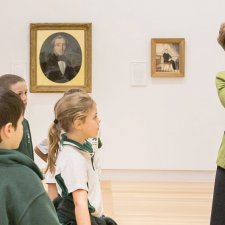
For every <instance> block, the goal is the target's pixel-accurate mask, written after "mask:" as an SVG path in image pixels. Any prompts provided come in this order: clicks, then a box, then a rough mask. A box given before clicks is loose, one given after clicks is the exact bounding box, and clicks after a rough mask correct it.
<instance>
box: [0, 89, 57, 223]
mask: <svg viewBox="0 0 225 225" xmlns="http://www.w3.org/2000/svg"><path fill="white" fill-rule="evenodd" d="M24 108H25V107H24V104H23V102H22V101H21V99H20V98H19V97H18V95H16V94H15V93H14V92H12V91H10V90H6V89H4V88H0V180H1V182H0V224H1V225H31V224H32V225H44V224H46V225H59V224H60V223H59V221H58V218H57V215H56V212H55V210H54V207H53V204H52V203H51V201H50V199H49V198H48V196H47V194H46V192H45V190H44V188H43V185H42V183H41V179H42V175H41V172H40V170H39V169H38V167H37V166H36V165H35V164H34V162H33V160H31V159H30V158H29V157H27V156H25V155H24V154H21V153H19V152H18V151H16V150H15V149H17V148H18V147H19V144H20V142H21V139H22V137H23V119H24V118H23V114H24Z"/></svg>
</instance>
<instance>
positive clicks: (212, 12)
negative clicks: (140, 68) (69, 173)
mask: <svg viewBox="0 0 225 225" xmlns="http://www.w3.org/2000/svg"><path fill="white" fill-rule="evenodd" d="M1 3H2V6H1V9H2V10H1V14H0V25H1V26H0V27H1V36H0V43H1V55H0V61H1V63H0V65H1V66H0V74H5V73H19V74H20V75H22V76H23V77H24V78H25V79H26V81H27V83H28V86H29V61H30V56H29V50H30V42H29V41H30V37H29V24H30V23H40V22H48V23H54V22H68V23H77V22H91V23H92V48H93V49H92V83H93V86H92V90H93V93H92V96H93V98H94V99H95V100H96V102H97V104H98V111H99V116H100V118H101V139H102V142H103V148H102V151H103V155H102V157H103V158H102V159H103V160H102V163H103V165H102V167H103V169H131V170H136V169H137V170H214V169H215V168H216V164H215V161H216V156H217V151H218V148H219V145H220V141H221V138H222V135H223V132H224V130H225V109H223V108H222V106H221V105H220V103H219V100H218V97H217V93H216V88H215V74H216V73H217V72H219V71H221V70H223V69H224V70H225V53H224V52H223V50H222V48H220V47H219V45H218V44H217V42H216V38H217V34H218V30H219V26H220V23H221V22H222V21H225V13H224V9H225V1H224V0H195V1H194V0H189V1H187V0H186V1H184V0H170V1H166V0H161V1H155V0H154V1H153V0H114V1H105V0H96V1H93V0H82V1H78V0H64V1H58V0H39V1H28V0H21V1H11V0H8V1H1ZM151 38H185V76H184V77H182V78H152V77H151V76H150V66H151V65H150V57H151V54H150V49H151V45H150V39H151ZM136 62H140V63H143V64H144V66H146V85H145V86H138V87H137V86H132V85H131V75H132V70H131V68H132V63H136ZM136 75H137V74H136ZM61 96H62V93H29V104H28V107H27V112H26V118H27V119H28V120H29V122H30V126H31V131H32V136H33V144H34V145H35V144H37V143H38V142H39V141H40V140H41V139H42V138H44V137H45V136H46V135H47V130H48V127H49V125H50V123H51V122H52V121H53V119H54V116H53V106H54V103H55V102H56V101H57V99H58V98H59V97H61ZM36 160H37V162H38V164H39V165H40V166H42V163H41V162H40V160H38V159H36Z"/></svg>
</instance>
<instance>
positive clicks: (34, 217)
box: [19, 193, 60, 225]
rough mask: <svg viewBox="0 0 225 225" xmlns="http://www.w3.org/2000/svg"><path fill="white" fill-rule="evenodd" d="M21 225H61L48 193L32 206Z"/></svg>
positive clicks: (39, 197) (36, 200)
mask: <svg viewBox="0 0 225 225" xmlns="http://www.w3.org/2000/svg"><path fill="white" fill-rule="evenodd" d="M19 224H21V225H31V224H32V225H60V223H59V220H58V217H57V215H56V211H55V208H54V206H53V204H52V202H51V201H50V199H49V198H48V196H47V195H46V193H42V194H41V195H40V196H38V197H37V198H36V199H35V200H34V201H33V202H32V203H31V204H30V206H29V207H28V209H27V210H26V212H25V213H24V215H23V217H22V218H21V220H20V223H19Z"/></svg>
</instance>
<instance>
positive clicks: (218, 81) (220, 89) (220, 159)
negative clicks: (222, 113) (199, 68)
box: [216, 71, 225, 169]
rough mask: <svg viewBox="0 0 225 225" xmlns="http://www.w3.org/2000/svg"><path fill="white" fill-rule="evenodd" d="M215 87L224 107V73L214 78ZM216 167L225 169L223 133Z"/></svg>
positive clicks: (224, 139) (224, 140)
mask: <svg viewBox="0 0 225 225" xmlns="http://www.w3.org/2000/svg"><path fill="white" fill-rule="evenodd" d="M216 87H217V91H218V95H219V99H220V101H221V103H222V105H223V106H224V107H225V71H223V72H219V73H218V74H217V76H216ZM217 165H218V166H220V167H222V168H224V169H225V133H224V135H223V139H222V142H221V145H220V149H219V153H218V157H217Z"/></svg>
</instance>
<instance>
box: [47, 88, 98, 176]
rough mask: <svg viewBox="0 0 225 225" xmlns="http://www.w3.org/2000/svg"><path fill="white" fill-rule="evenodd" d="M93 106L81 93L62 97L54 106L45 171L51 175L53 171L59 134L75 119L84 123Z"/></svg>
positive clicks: (91, 101)
mask: <svg viewBox="0 0 225 225" xmlns="http://www.w3.org/2000/svg"><path fill="white" fill-rule="evenodd" d="M93 105H94V100H93V99H92V98H91V97H90V96H89V95H88V94H87V93H83V92H76V93H74V94H68V95H64V96H63V97H62V98H61V99H59V101H58V102H57V103H56V104H55V107H54V111H55V120H54V122H53V123H52V125H51V126H50V129H49V132H48V143H49V153H48V165H47V169H46V170H48V169H49V170H50V172H51V173H54V171H55V161H56V158H57V155H58V149H59V142H60V135H61V132H62V131H64V132H68V131H69V130H70V128H71V125H72V123H73V122H74V121H75V120H77V119H79V120H82V121H83V122H85V118H86V117H87V116H88V113H89V111H90V110H91V109H92V107H93Z"/></svg>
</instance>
